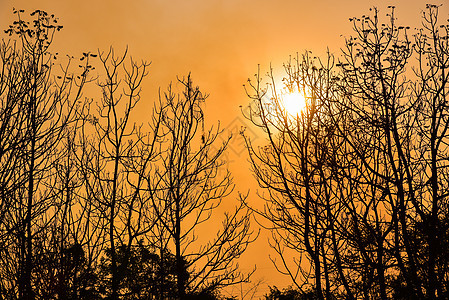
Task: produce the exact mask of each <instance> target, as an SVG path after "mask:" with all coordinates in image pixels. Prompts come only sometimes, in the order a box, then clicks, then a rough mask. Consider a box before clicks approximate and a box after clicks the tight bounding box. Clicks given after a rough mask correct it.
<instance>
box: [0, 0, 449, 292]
mask: <svg viewBox="0 0 449 300" xmlns="http://www.w3.org/2000/svg"><path fill="white" fill-rule="evenodd" d="M426 3H433V4H444V5H443V7H441V9H440V16H441V18H442V19H444V20H446V19H448V18H449V2H447V0H440V1H430V0H426V1H421V0H414V1H413V0H412V1H410V0H401V1H385V0H383V1H380V0H379V1H360V0H341V1H334V0H314V1H303V0H278V1H274V0H222V1H218V0H189V1H186V0H131V1H118V0H102V1H100V0H89V1H87V0H78V1H73V0H68V1H57V0H40V1H37V0H1V1H0V27H1V29H5V28H7V26H8V25H9V24H10V23H11V22H12V20H13V14H12V9H13V7H15V8H16V9H25V11H26V13H29V12H31V11H33V10H34V9H42V10H45V11H47V12H49V13H52V14H55V15H56V16H57V17H59V19H60V23H61V25H63V26H64V29H63V30H62V31H61V32H59V33H58V35H57V36H56V39H55V43H54V49H55V50H54V51H59V52H60V53H63V54H71V55H74V56H80V55H81V53H82V52H87V51H92V52H96V51H97V50H98V49H100V51H101V50H107V49H108V48H109V46H113V47H114V48H115V50H116V51H117V52H119V53H120V52H122V51H124V49H125V48H126V47H127V46H128V48H129V54H130V55H131V56H132V57H133V58H134V59H138V60H140V59H144V60H147V61H151V62H152V64H151V67H150V73H149V77H148V78H147V79H146V81H145V83H144V86H143V99H142V103H140V108H139V109H138V110H137V117H136V118H137V119H139V120H141V121H142V122H144V121H145V117H146V116H147V115H149V109H151V106H152V104H153V102H154V100H156V99H157V97H158V89H159V87H160V88H162V90H163V89H165V88H166V87H167V85H168V83H169V82H170V81H174V80H176V76H181V77H182V76H185V75H187V74H188V73H189V72H191V74H192V77H193V80H194V82H195V83H196V84H197V85H199V86H200V88H201V89H202V90H203V91H205V92H207V93H209V94H210V97H209V99H208V101H207V104H206V120H207V123H208V124H209V125H212V124H216V123H217V121H218V120H219V121H220V123H221V125H222V126H224V127H226V130H236V129H237V128H239V127H240V126H246V125H249V123H248V122H247V121H245V120H244V118H243V117H242V116H241V113H240V108H239V106H240V105H243V106H244V105H247V104H248V101H249V100H248V98H247V97H246V95H245V91H244V89H243V86H242V85H243V84H245V82H246V80H247V79H248V78H249V77H252V76H253V74H254V73H255V72H257V68H258V64H260V65H261V70H262V73H265V72H266V71H267V69H268V67H269V65H270V64H271V65H272V66H273V68H274V69H275V74H278V73H281V70H282V63H283V62H285V61H286V60H287V59H288V57H289V55H295V53H296V52H299V53H300V54H301V53H302V52H303V51H305V50H311V51H313V52H314V53H316V54H317V55H323V54H324V53H325V52H326V49H327V48H329V50H330V52H332V53H335V54H338V51H339V48H341V47H342V46H343V44H344V37H345V36H346V37H347V36H349V35H351V34H352V31H351V23H350V22H349V20H348V19H349V18H350V17H353V16H359V17H360V16H361V15H363V14H368V13H369V8H370V7H373V6H376V7H378V8H379V10H380V15H381V16H385V14H386V13H387V12H388V10H387V6H388V5H395V6H396V16H397V18H398V24H404V25H408V26H411V27H412V28H413V27H415V26H417V25H419V24H420V19H419V18H420V15H421V11H422V10H423V9H424V8H425V4H426ZM234 133H235V132H234ZM254 135H255V137H256V138H259V139H260V141H262V140H263V137H262V136H261V135H260V134H258V133H257V132H256V131H254ZM229 160H230V161H229V168H230V169H231V171H232V172H233V174H234V178H235V180H236V190H240V191H242V192H246V191H247V190H250V198H251V201H253V202H255V201H258V198H257V196H256V193H255V190H256V189H257V186H256V185H255V182H254V180H253V179H252V176H251V174H250V171H249V170H248V167H249V164H247V163H246V152H245V151H244V149H243V145H242V143H241V140H240V137H239V136H236V137H235V138H234V140H233V141H232V142H231V153H230V154H229ZM259 201H260V200H259ZM265 238H266V234H261V238H260V240H261V241H258V242H257V244H256V245H255V246H252V247H251V246H250V249H249V250H248V251H249V254H248V255H247V257H245V261H244V262H242V263H241V265H242V267H243V268H247V269H249V268H250V267H251V266H252V265H254V264H257V268H258V271H257V272H256V274H255V276H254V280H255V281H257V280H258V279H261V280H264V282H265V284H264V285H263V286H261V288H260V289H259V291H258V293H257V295H259V296H262V295H263V294H264V293H265V292H266V291H267V286H266V284H269V285H277V286H279V287H284V286H286V285H288V278H285V277H282V276H281V275H279V274H277V273H276V272H275V270H274V268H273V266H272V264H271V262H270V261H269V258H268V254H269V253H270V251H269V250H268V247H267V243H266V242H265V241H264V240H265Z"/></svg>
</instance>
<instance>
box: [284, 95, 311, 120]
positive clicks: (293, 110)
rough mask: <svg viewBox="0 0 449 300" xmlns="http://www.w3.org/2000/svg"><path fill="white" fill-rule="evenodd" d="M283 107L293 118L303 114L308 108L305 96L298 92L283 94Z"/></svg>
mask: <svg viewBox="0 0 449 300" xmlns="http://www.w3.org/2000/svg"><path fill="white" fill-rule="evenodd" d="M282 106H283V107H284V109H285V111H286V112H287V113H288V114H289V115H292V116H294V117H295V116H297V115H300V114H301V111H302V110H303V109H304V107H305V106H306V100H305V98H304V95H302V94H301V93H299V92H298V91H293V92H285V93H282Z"/></svg>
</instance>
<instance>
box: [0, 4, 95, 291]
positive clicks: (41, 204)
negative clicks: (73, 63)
mask: <svg viewBox="0 0 449 300" xmlns="http://www.w3.org/2000/svg"><path fill="white" fill-rule="evenodd" d="M14 13H15V14H17V21H15V22H14V23H13V25H11V26H10V28H9V29H8V30H6V33H8V34H9V35H10V36H14V37H17V40H11V39H10V40H6V41H5V40H3V41H2V47H1V57H2V77H1V84H0V85H1V87H2V88H1V96H2V106H1V112H0V113H1V121H0V122H1V125H0V127H1V128H2V129H1V135H2V142H1V143H2V145H1V151H0V152H1V154H0V156H1V157H0V160H1V166H2V170H1V173H2V175H1V176H2V179H1V180H2V183H1V184H0V185H1V186H2V188H1V190H2V191H1V193H2V198H1V200H0V201H2V213H1V216H2V217H1V218H2V219H1V220H0V221H1V223H0V227H1V229H0V230H1V238H2V249H1V251H2V253H1V257H2V266H1V270H2V293H4V294H5V295H8V297H18V298H21V299H32V298H34V292H33V288H34V284H35V278H33V270H34V266H35V260H36V256H37V254H38V253H37V252H38V251H37V249H36V241H35V239H36V237H37V236H38V235H43V233H42V232H43V231H45V230H46V229H48V224H50V223H51V220H52V218H53V214H52V209H53V208H54V204H55V203H54V198H53V197H52V193H51V190H49V189H47V188H46V187H47V186H49V185H50V184H49V183H50V182H51V181H52V180H53V178H54V177H53V175H54V171H55V170H54V168H53V166H54V165H56V164H57V162H58V160H59V159H60V156H59V153H58V146H59V145H60V140H61V139H62V137H63V135H64V132H65V131H66V130H67V128H68V127H70V126H72V124H73V122H76V120H77V119H78V117H79V113H78V111H79V110H81V109H82V107H83V105H81V107H80V105H79V104H78V100H79V99H80V97H81V91H82V88H83V86H84V84H85V83H86V81H87V80H88V79H87V78H88V77H87V74H88V71H89V69H90V66H88V64H87V63H86V65H84V66H82V69H83V70H82V73H81V75H80V76H79V77H78V78H74V77H73V76H72V75H71V71H69V70H70V69H69V66H70V60H69V63H68V64H67V65H66V66H65V67H63V68H62V72H61V74H60V75H59V78H58V79H57V78H55V77H54V71H53V64H54V59H55V56H54V55H52V54H51V52H50V50H49V47H50V46H51V43H52V41H53V35H54V33H55V31H59V30H60V29H61V28H62V26H60V25H58V24H57V19H56V18H54V16H53V15H52V16H49V15H48V14H47V13H46V12H44V11H40V10H37V11H35V12H33V13H32V14H31V15H32V16H34V18H35V19H34V20H33V23H32V25H30V23H29V22H27V21H25V20H23V19H22V17H21V13H23V11H22V10H21V11H14Z"/></svg>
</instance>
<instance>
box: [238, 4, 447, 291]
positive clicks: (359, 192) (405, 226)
mask: <svg viewBox="0 0 449 300" xmlns="http://www.w3.org/2000/svg"><path fill="white" fill-rule="evenodd" d="M387 18H388V22H385V23H382V21H381V18H380V17H379V13H378V11H377V9H374V10H373V11H372V13H371V14H370V15H366V16H363V17H362V18H361V19H358V18H352V19H351V22H352V23H353V28H354V33H355V34H354V36H351V37H349V38H348V39H347V40H346V47H345V48H344V49H343V50H342V55H341V56H339V57H338V60H337V59H336V58H335V57H334V56H333V55H330V54H329V55H328V57H326V58H325V59H320V58H312V57H311V56H310V54H309V53H306V54H304V55H303V56H302V57H298V58H297V59H296V60H293V61H290V62H289V63H287V64H286V65H285V70H286V78H285V79H284V82H285V84H286V85H287V87H292V86H295V87H296V88H298V89H299V90H300V91H302V92H304V94H305V95H306V97H307V106H306V108H304V109H303V111H302V112H301V113H300V114H298V115H296V116H292V115H290V114H289V112H288V111H286V110H285V109H284V108H283V106H282V97H281V96H280V95H279V94H278V93H277V89H276V80H275V78H273V76H271V75H270V76H271V81H272V84H271V92H270V90H268V89H267V88H264V87H263V86H262V84H261V78H260V77H257V78H256V80H255V81H250V86H249V88H248V94H249V96H250V97H251V99H252V100H253V106H252V109H251V110H250V112H249V114H248V115H247V117H248V118H249V119H250V120H251V121H252V122H253V123H254V124H255V125H256V126H258V127H260V128H262V130H264V132H265V134H266V136H267V138H268V144H267V145H265V146H263V147H260V148H257V147H256V146H253V145H252V144H251V141H250V139H249V137H245V139H246V143H247V147H248V150H249V154H250V160H251V163H252V168H253V172H254V174H255V175H256V178H257V179H258V181H259V184H260V186H261V187H263V188H265V189H267V190H268V191H269V193H268V195H266V196H263V198H264V199H265V200H266V207H265V209H264V210H261V211H258V214H259V215H261V216H263V217H265V218H266V219H268V220H269V221H270V224H271V225H270V228H272V229H274V230H273V231H272V232H273V247H274V248H275V250H276V251H277V252H278V254H279V255H280V258H281V265H279V264H277V266H278V267H279V269H280V271H282V272H285V273H286V274H288V275H290V277H291V278H292V279H293V282H294V283H295V284H296V287H297V288H298V289H300V290H303V291H304V290H307V287H308V288H311V289H312V290H314V291H315V296H316V297H317V298H318V299H325V298H326V299H329V298H332V297H337V298H342V299H343V298H344V299H368V298H379V299H389V298H390V299H404V298H408V299H409V298H413V299H435V298H441V299H443V298H446V297H447V293H448V290H447V286H448V285H447V258H446V257H447V247H446V245H447V242H446V241H447V230H446V228H447V227H446V226H447V205H446V202H447V182H446V178H447V175H446V174H447V148H446V145H447V128H448V127H447V126H448V123H447V105H446V99H447V94H448V85H447V81H448V78H447V74H446V73H447V72H446V69H447V64H448V62H449V60H448V54H449V52H448V49H449V47H448V25H444V24H443V25H441V24H440V23H439V22H438V7H437V6H434V5H428V6H427V9H426V11H425V12H424V13H423V19H422V21H423V26H422V28H420V29H418V30H417V31H416V33H415V34H414V35H413V36H412V37H411V36H410V34H409V32H410V29H409V28H408V27H403V26H397V25H396V19H395V16H394V7H390V12H389V14H387ZM336 60H337V61H336ZM268 95H270V96H271V98H268ZM292 253H296V257H294V258H293V259H289V256H290V255H291V254H292Z"/></svg>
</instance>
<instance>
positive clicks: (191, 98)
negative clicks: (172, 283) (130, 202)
mask: <svg viewBox="0 0 449 300" xmlns="http://www.w3.org/2000/svg"><path fill="white" fill-rule="evenodd" d="M178 83H179V84H180V86H181V87H182V93H180V94H176V93H175V92H173V90H172V86H171V85H170V86H169V88H168V90H167V92H166V93H165V94H164V97H165V98H164V99H161V100H160V110H158V112H157V115H160V116H161V117H162V122H161V160H162V161H161V164H160V165H158V166H157V169H156V172H155V180H156V182H157V183H158V188H157V189H156V188H154V189H153V191H154V196H153V197H152V199H153V201H154V204H153V206H154V209H155V210H156V215H157V217H158V221H157V226H155V230H154V236H155V238H156V244H157V245H158V247H159V248H160V249H161V253H163V252H165V251H166V249H170V247H172V249H173V253H174V255H175V258H176V275H177V279H176V280H177V292H178V294H177V298H178V299H185V298H186V296H188V295H189V294H190V295H195V294H198V293H203V294H207V293H209V292H215V291H218V290H219V289H220V288H222V287H224V286H228V285H232V284H237V283H240V282H242V281H247V280H248V278H249V276H250V275H251V274H241V273H240V272H239V271H238V265H237V264H235V259H236V258H238V257H239V256H240V255H241V254H242V253H243V252H244V251H245V249H246V248H247V246H248V244H249V243H251V242H252V241H253V238H254V236H253V234H252V232H251V230H250V226H249V215H248V213H247V211H246V210H245V209H244V207H243V206H242V205H240V206H238V207H237V208H236V210H235V211H234V212H233V213H231V214H226V215H225V218H224V220H223V223H222V226H223V228H222V229H220V230H219V231H217V233H216V237H215V238H214V239H212V240H211V241H210V242H208V243H207V244H203V245H201V246H195V244H196V243H195V242H196V241H197V239H198V235H199V233H198V231H200V230H201V226H202V225H203V224H205V223H206V222H207V221H209V220H210V219H211V216H212V213H213V211H214V210H216V208H217V207H218V206H219V205H220V203H221V201H222V199H223V198H226V197H227V196H228V195H229V194H230V193H231V192H232V190H233V189H234V185H233V183H232V178H231V175H230V173H229V172H228V171H227V170H225V172H220V171H221V169H224V167H225V166H224V161H222V155H223V153H224V151H225V150H226V147H227V145H228V142H229V139H230V137H229V138H228V139H226V140H225V141H224V142H223V144H222V145H220V146H219V147H218V148H215V150H214V148H213V147H212V146H213V145H215V144H216V143H217V138H218V137H219V135H220V134H221V133H222V131H221V129H220V128H217V129H214V128H210V129H208V130H205V124H204V122H205V119H204V111H203V105H204V102H205V100H206V97H207V96H206V95H204V94H203V93H202V92H201V91H200V90H199V88H198V87H195V86H194V85H193V82H192V79H191V77H190V75H189V76H188V77H187V78H183V79H179V80H178ZM240 197H241V198H242V197H244V196H242V195H241V196H240ZM203 230H204V229H203ZM161 255H162V254H161ZM186 270H187V272H186Z"/></svg>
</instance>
